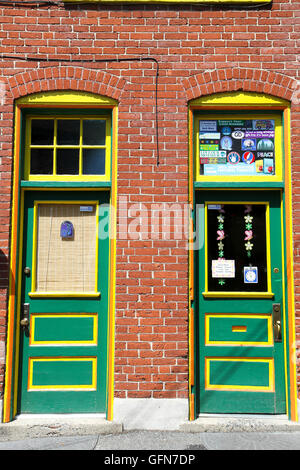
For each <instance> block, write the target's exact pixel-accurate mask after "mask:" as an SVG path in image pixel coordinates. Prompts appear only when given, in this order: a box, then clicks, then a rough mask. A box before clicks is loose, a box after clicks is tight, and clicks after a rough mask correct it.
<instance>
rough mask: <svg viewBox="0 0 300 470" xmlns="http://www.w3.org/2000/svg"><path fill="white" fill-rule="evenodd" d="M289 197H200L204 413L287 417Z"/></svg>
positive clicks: (218, 193)
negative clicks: (285, 230)
mask: <svg viewBox="0 0 300 470" xmlns="http://www.w3.org/2000/svg"><path fill="white" fill-rule="evenodd" d="M281 198H282V194H281V191H278V190H273V191H271V190H270V191H268V190H264V191H259V190H256V191H255V190H254V191H251V192H250V191H246V190H234V191H230V190H223V191H222V190H217V189H214V190H206V191H204V190H201V191H196V204H197V206H196V208H197V209H196V219H197V227H198V229H197V230H198V241H197V243H198V246H197V248H198V249H197V250H196V251H195V253H196V255H195V263H196V267H197V268H196V280H195V286H196V292H197V302H196V305H195V307H196V308H195V314H196V315H195V319H196V323H197V327H196V328H197V332H196V338H197V352H196V355H197V361H196V364H197V366H196V367H197V371H196V377H197V384H196V410H197V412H198V413H257V414H262V413H270V414H282V413H286V393H285V365H284V334H285V333H284V328H283V326H284V308H285V301H284V296H285V265H284V258H283V253H284V247H283V243H284V239H283V227H282V220H283V217H282V203H281V202H282V199H281Z"/></svg>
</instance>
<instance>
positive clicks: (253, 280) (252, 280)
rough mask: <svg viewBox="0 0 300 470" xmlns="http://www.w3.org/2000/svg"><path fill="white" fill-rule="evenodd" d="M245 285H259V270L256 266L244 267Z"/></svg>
mask: <svg viewBox="0 0 300 470" xmlns="http://www.w3.org/2000/svg"><path fill="white" fill-rule="evenodd" d="M244 283H245V284H257V283H258V269H257V267H256V266H245V267H244Z"/></svg>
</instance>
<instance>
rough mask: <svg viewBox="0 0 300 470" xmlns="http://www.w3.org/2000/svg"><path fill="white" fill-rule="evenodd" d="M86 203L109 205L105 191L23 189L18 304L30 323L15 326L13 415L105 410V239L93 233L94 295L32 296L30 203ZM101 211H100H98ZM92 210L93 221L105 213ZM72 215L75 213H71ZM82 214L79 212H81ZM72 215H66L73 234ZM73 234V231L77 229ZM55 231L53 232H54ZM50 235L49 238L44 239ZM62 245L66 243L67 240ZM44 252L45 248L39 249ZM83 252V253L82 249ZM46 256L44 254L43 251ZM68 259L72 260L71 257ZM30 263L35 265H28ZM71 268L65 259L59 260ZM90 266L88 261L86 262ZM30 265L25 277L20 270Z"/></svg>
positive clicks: (33, 256)
mask: <svg viewBox="0 0 300 470" xmlns="http://www.w3.org/2000/svg"><path fill="white" fill-rule="evenodd" d="M37 201H38V202H39V204H42V203H43V202H47V201H48V202H49V201H51V203H53V204H55V205H58V204H60V203H63V202H70V203H74V204H80V203H82V205H83V212H84V207H87V203H88V202H90V201H97V203H99V205H101V204H109V193H108V192H105V191H101V192H97V191H80V192H79V191H57V192H56V191H55V192H54V191H51V192H46V191H32V192H26V193H25V200H24V223H23V259H22V268H21V269H22V272H21V275H22V288H21V304H23V303H29V307H30V326H29V328H26V329H24V330H23V329H21V331H20V338H21V346H20V352H21V353H20V366H19V384H20V386H19V395H18V412H19V413H92V412H93V413H95V412H97V413H99V412H105V411H106V401H107V361H108V358H107V355H108V353H107V346H108V343H107V334H108V305H109V303H108V298H109V283H108V279H109V275H108V269H109V237H104V236H101V237H100V236H98V237H96V242H95V243H96V246H97V248H96V250H95V252H96V254H99V260H98V259H97V260H96V259H95V263H96V261H97V269H96V272H98V276H97V285H95V290H96V291H98V292H100V295H97V296H94V297H93V296H87V297H85V296H84V294H82V292H81V293H80V295H78V296H76V294H74V295H71V296H70V295H69V296H64V295H63V294H62V293H61V292H60V293H59V296H55V295H53V293H52V294H51V296H47V295H45V294H43V296H36V295H35V296H32V295H31V294H30V293H31V292H32V287H33V282H32V278H33V272H34V271H35V267H36V266H37V261H36V257H37V256H36V253H35V249H36V245H37V243H36V233H35V229H34V227H35V220H34V217H36V213H37V212H36V211H35V209H34V207H35V202H37ZM104 213H105V214H104ZM101 214H102V212H101V211H99V212H95V220H96V219H97V218H98V223H99V224H101V217H107V212H106V211H103V215H101ZM77 216H78V215H77ZM82 217H84V215H82ZM76 220H77V219H76V217H75V216H74V218H73V219H72V222H74V227H75V237H76V236H77V234H76V224H77V222H76ZM77 233H78V232H77ZM53 236H57V237H59V236H60V234H59V232H57V234H56V235H53ZM49 239H50V238H49ZM64 243H66V244H67V243H72V240H70V241H65V242H64ZM43 249H44V250H46V249H47V246H46V248H43ZM83 253H84V252H83ZM46 255H47V253H46ZM73 261H74V260H73ZM33 262H35V263H36V266H33ZM64 262H65V263H67V264H68V266H69V265H70V269H72V268H71V266H72V263H71V260H69V259H65V260H64V259H63V263H64ZM92 264H93V263H92ZM25 266H26V267H29V268H30V274H29V275H28V274H27V275H25V274H23V273H24V268H25Z"/></svg>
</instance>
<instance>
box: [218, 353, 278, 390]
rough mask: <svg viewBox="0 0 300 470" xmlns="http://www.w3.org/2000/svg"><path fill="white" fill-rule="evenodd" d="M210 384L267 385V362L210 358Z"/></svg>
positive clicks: (228, 385) (268, 369)
mask: <svg viewBox="0 0 300 470" xmlns="http://www.w3.org/2000/svg"><path fill="white" fill-rule="evenodd" d="M209 362H210V368H209V370H210V375H209V384H210V385H221V386H225V387H226V386H227V387H228V388H229V387H230V386H242V387H269V385H270V381H269V372H270V366H269V362H258V361H255V360H254V361H253V362H252V361H243V360H239V359H236V360H234V361H232V360H231V361H226V359H225V358H223V359H222V360H218V359H211V360H210V361H209Z"/></svg>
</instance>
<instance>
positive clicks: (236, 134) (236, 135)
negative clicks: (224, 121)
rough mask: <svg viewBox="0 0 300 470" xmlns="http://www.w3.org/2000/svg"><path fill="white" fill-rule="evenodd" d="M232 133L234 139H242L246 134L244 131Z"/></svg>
mask: <svg viewBox="0 0 300 470" xmlns="http://www.w3.org/2000/svg"><path fill="white" fill-rule="evenodd" d="M231 135H232V137H233V138H234V139H242V138H243V137H244V135H245V134H244V132H243V131H234V132H233V133H232V134H231Z"/></svg>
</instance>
